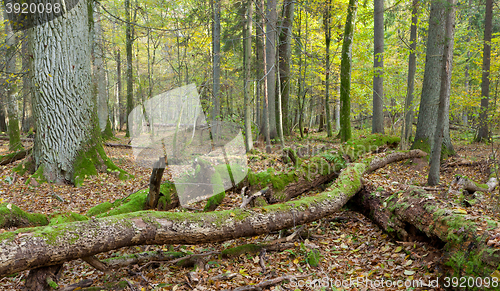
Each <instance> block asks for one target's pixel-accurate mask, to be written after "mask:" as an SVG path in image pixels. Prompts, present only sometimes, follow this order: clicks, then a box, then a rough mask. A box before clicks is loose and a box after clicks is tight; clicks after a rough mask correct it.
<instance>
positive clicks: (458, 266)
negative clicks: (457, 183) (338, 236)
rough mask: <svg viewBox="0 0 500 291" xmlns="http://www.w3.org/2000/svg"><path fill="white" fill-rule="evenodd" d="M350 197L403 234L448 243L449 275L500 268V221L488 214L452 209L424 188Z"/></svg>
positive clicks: (392, 231) (366, 192) (398, 234)
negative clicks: (474, 213)
mask: <svg viewBox="0 0 500 291" xmlns="http://www.w3.org/2000/svg"><path fill="white" fill-rule="evenodd" d="M351 202H352V203H353V205H357V206H358V208H359V211H360V212H362V213H364V214H365V215H366V216H368V217H369V218H370V219H372V220H373V221H374V222H376V223H377V224H378V225H380V226H381V227H382V228H383V229H385V230H386V231H387V232H388V233H390V234H391V235H393V236H394V237H396V238H397V239H399V240H404V241H416V240H427V241H430V242H431V243H434V244H436V245H437V246H439V247H443V250H444V251H445V256H444V258H443V262H444V266H445V267H447V269H445V271H446V273H447V275H452V276H473V277H483V278H484V277H487V276H491V275H492V274H493V272H495V270H497V269H498V268H500V239H499V238H500V225H499V223H497V222H496V221H494V220H493V219H491V218H489V217H487V216H484V215H482V216H472V215H468V214H467V211H466V210H465V209H462V208H460V207H455V208H451V209H450V208H448V207H447V205H444V204H443V203H442V202H440V201H439V200H438V199H436V197H434V195H432V194H431V193H427V192H426V191H425V190H423V189H419V188H410V189H409V190H407V191H406V192H402V193H397V194H390V193H386V192H378V191H374V190H373V189H363V190H362V191H360V192H359V193H358V194H357V195H356V196H355V197H354V198H353V199H352V200H351Z"/></svg>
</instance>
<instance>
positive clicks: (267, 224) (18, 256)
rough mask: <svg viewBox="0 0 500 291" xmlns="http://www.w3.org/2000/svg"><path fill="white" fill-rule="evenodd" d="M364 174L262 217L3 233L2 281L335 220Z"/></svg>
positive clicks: (122, 219) (170, 218) (119, 222)
mask: <svg viewBox="0 0 500 291" xmlns="http://www.w3.org/2000/svg"><path fill="white" fill-rule="evenodd" d="M364 170H365V165H364V164H350V166H349V167H347V168H346V169H345V170H344V171H343V172H342V173H341V174H340V176H339V178H338V179H337V182H336V183H335V184H334V185H333V186H332V188H330V189H328V190H327V191H326V192H324V193H322V194H320V195H317V196H314V197H307V198H303V199H300V200H297V201H293V202H287V203H286V204H276V205H271V206H266V207H264V208H263V209H265V211H263V212H262V211H257V210H240V209H236V210H228V211H220V212H217V213H185V214H184V213H172V212H152V211H143V212H136V213H131V214H124V215H117V216H112V217H106V218H100V219H91V220H87V221H79V222H73V223H66V224H61V225H56V226H50V227H39V228H31V229H20V230H17V231H15V232H9V233H4V234H1V235H0V241H1V242H0V275H7V274H12V273H15V272H18V271H21V270H26V269H32V268H38V267H43V266H51V265H57V264H60V263H63V262H64V261H68V260H72V259H76V258H81V257H88V256H92V255H95V254H97V253H101V252H105V251H109V250H113V249H116V248H120V247H124V246H132V245H145V244H146V245H147V244H196V243H205V242H218V241H225V240H230V239H234V238H238V237H243V236H255V235H259V234H263V233H269V232H271V231H276V230H280V229H284V228H289V227H293V226H296V225H300V224H304V223H308V222H311V221H314V220H317V219H319V218H322V217H325V216H327V215H330V214H333V213H334V212H336V211H337V210H338V209H339V208H340V207H342V206H343V205H344V204H345V203H346V202H347V200H349V199H350V198H351V197H352V196H353V195H354V194H355V193H356V192H358V190H359V189H360V188H361V181H360V178H361V175H362V173H363V172H364ZM260 210H262V208H261V209H260ZM103 234H105V235H103Z"/></svg>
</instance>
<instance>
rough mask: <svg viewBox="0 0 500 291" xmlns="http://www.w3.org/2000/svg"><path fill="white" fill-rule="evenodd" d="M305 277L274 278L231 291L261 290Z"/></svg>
mask: <svg viewBox="0 0 500 291" xmlns="http://www.w3.org/2000/svg"><path fill="white" fill-rule="evenodd" d="M307 276H309V275H307ZM307 276H306V275H304V276H282V277H278V278H274V279H269V280H265V281H262V282H260V283H258V284H255V285H247V286H241V287H238V288H234V289H233V291H251V290H262V289H263V288H267V287H271V286H275V285H278V284H279V283H281V282H283V281H290V280H292V279H295V280H296V279H300V278H305V277H307Z"/></svg>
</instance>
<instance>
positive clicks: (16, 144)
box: [4, 11, 23, 151]
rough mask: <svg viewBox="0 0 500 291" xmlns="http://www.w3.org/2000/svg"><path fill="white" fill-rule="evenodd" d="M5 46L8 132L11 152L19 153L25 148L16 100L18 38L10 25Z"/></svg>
mask: <svg viewBox="0 0 500 291" xmlns="http://www.w3.org/2000/svg"><path fill="white" fill-rule="evenodd" d="M4 19H8V17H7V13H6V12H5V11H4ZM5 35H6V36H5V37H6V39H5V44H6V46H7V52H6V54H5V73H6V75H7V77H6V79H5V88H6V95H7V116H8V118H9V124H8V132H9V150H10V151H17V150H21V149H22V148H23V145H22V143H21V136H20V130H19V117H18V105H17V98H16V91H17V86H16V77H14V76H15V73H16V49H17V37H16V35H15V34H14V32H13V30H12V27H11V25H10V23H6V25H5Z"/></svg>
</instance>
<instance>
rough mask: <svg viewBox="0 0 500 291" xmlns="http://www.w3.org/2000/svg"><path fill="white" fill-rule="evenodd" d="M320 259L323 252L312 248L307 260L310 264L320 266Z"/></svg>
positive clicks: (315, 266)
mask: <svg viewBox="0 0 500 291" xmlns="http://www.w3.org/2000/svg"><path fill="white" fill-rule="evenodd" d="M320 260H321V254H320V253H319V252H318V250H312V251H309V252H308V254H307V259H306V261H307V263H308V264H309V266H311V267H314V268H317V267H319V262H320Z"/></svg>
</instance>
